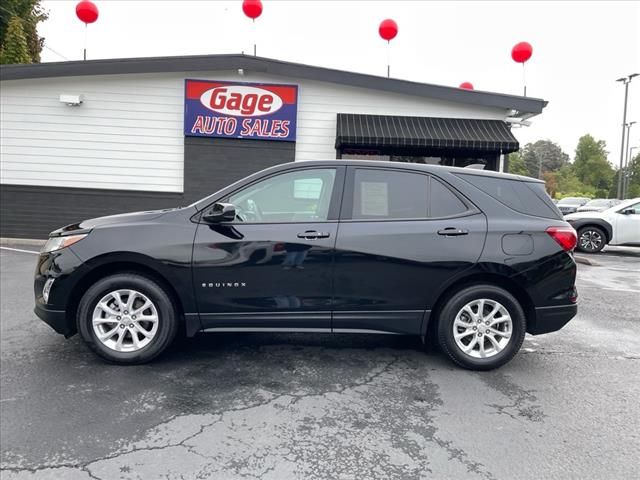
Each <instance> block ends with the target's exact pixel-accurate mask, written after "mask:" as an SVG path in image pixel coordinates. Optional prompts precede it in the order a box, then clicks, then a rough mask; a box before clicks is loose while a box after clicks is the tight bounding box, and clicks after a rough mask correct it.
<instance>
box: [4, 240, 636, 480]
mask: <svg viewBox="0 0 640 480" xmlns="http://www.w3.org/2000/svg"><path fill="white" fill-rule="evenodd" d="M23 248H24V249H27V250H29V249H30V250H35V249H34V248H33V247H23ZM593 258H594V259H595V260H596V261H597V262H598V263H599V264H600V265H599V266H588V265H579V279H578V288H579V292H580V311H579V315H578V317H577V318H576V319H574V320H573V321H572V322H570V323H569V324H568V325H567V326H566V327H565V328H564V329H563V330H561V331H559V332H557V333H553V334H550V335H545V336H538V337H532V336H527V338H526V340H525V344H524V345H523V350H522V351H521V352H520V354H519V355H518V356H517V357H516V358H515V359H514V360H513V361H512V362H511V363H510V364H508V365H507V366H505V367H503V368H501V369H499V370H496V371H492V372H483V373H478V372H469V371H464V370H461V369H459V368H457V367H455V366H454V365H453V364H452V363H450V362H449V361H447V359H446V358H445V357H444V356H442V355H441V354H440V353H438V352H435V351H427V352H425V351H424V350H423V349H422V347H421V345H420V341H419V339H417V338H411V337H401V336H392V335H381V336H376V335H322V334H229V333H224V334H208V335H200V336H198V337H196V338H194V339H190V340H183V341H180V342H178V344H177V345H175V346H174V347H173V348H172V349H171V350H170V351H169V352H168V353H167V354H166V355H164V356H162V357H161V358H160V359H158V360H157V361H155V362H154V363H152V364H150V365H142V366H133V367H118V366H113V365H107V364H105V363H103V362H101V361H100V360H98V359H97V358H96V357H95V356H94V355H93V354H91V353H90V352H89V351H88V350H87V349H86V348H85V347H84V345H83V344H82V342H81V341H80V339H79V338H78V337H77V336H76V337H73V338H72V339H70V340H64V339H63V338H62V337H60V336H58V335H57V334H55V333H54V332H53V331H52V330H51V329H50V328H49V327H47V326H46V325H45V324H44V323H42V322H41V321H39V320H37V319H36V317H35V315H34V314H33V313H32V312H31V310H32V303H33V301H32V297H31V295H32V294H31V291H32V287H31V281H32V271H33V268H34V265H35V255H30V254H28V253H20V252H13V251H7V250H0V261H1V262H0V263H1V279H0V295H1V296H0V298H1V302H2V310H1V316H0V334H1V342H0V367H1V368H0V425H1V427H0V449H1V461H0V476H1V477H2V479H3V480H5V479H6V480H14V479H20V480H23V479H29V480H31V479H33V480H40V479H65V480H67V479H69V480H75V479H82V480H87V479H101V480H106V479H144V480H147V479H196V478H197V479H224V480H230V479H231V480H232V479H265V480H266V479H277V480H282V479H341V480H342V479H344V480H349V479H353V480H356V479H357V480H360V479H423V478H438V479H443V478H445V479H446V478H451V479H454V478H455V479H459V478H470V479H529V478H530V479H540V478H545V479H555V478H558V479H566V478H582V479H587V478H594V479H608V478H612V479H613V478H615V479H619V478H634V477H635V478H637V477H638V476H639V475H640V469H639V467H638V462H637V452H638V451H639V450H640V428H639V427H640V402H638V398H640V347H639V345H640V344H639V343H638V342H637V338H638V336H639V335H640V313H639V312H640V295H639V294H640V273H638V272H640V252H639V251H638V250H637V249H635V250H633V249H621V248H618V249H615V248H609V249H607V250H606V251H605V253H604V254H603V255H599V256H593Z"/></svg>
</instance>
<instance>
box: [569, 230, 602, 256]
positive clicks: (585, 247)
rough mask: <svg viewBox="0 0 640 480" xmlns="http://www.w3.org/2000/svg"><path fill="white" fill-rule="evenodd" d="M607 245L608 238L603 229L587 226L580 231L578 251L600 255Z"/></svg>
mask: <svg viewBox="0 0 640 480" xmlns="http://www.w3.org/2000/svg"><path fill="white" fill-rule="evenodd" d="M606 244H607V236H606V234H605V233H604V231H603V230H602V229H601V228H599V227H595V226H592V225H587V226H586V227H582V228H581V229H580V230H578V243H577V245H576V249H577V250H579V251H581V252H584V253H598V252H599V251H601V250H602V249H603V248H604V247H605V245H606Z"/></svg>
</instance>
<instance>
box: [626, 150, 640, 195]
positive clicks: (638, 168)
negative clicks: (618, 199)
mask: <svg viewBox="0 0 640 480" xmlns="http://www.w3.org/2000/svg"><path fill="white" fill-rule="evenodd" d="M628 172H629V193H628V194H627V197H628V198H635V197H640V153H638V154H636V156H635V157H633V158H632V159H631V161H630V162H629V166H628Z"/></svg>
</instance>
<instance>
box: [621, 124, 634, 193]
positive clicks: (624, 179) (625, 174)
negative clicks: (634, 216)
mask: <svg viewBox="0 0 640 480" xmlns="http://www.w3.org/2000/svg"><path fill="white" fill-rule="evenodd" d="M634 123H636V122H629V123H627V124H626V125H625V126H626V127H627V146H626V147H625V148H624V153H625V159H624V169H623V170H622V172H623V175H622V199H623V200H624V198H625V197H626V196H627V193H628V192H627V183H628V182H627V177H628V176H629V171H628V170H629V139H630V138H631V127H632V126H633V124H634Z"/></svg>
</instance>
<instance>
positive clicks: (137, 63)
mask: <svg viewBox="0 0 640 480" xmlns="http://www.w3.org/2000/svg"><path fill="white" fill-rule="evenodd" d="M239 68H242V69H245V70H247V71H250V72H251V71H254V72H260V73H271V74H274V75H282V76H290V77H296V78H303V79H307V80H317V81H324V82H329V83H338V84H343V85H349V86H354V87H360V88H370V89H374V90H384V91H388V92H393V93H400V94H405V95H414V96H422V97H425V96H426V97H431V98H436V99H439V100H444V101H450V102H456V103H468V104H472V105H479V106H485V107H495V108H504V109H508V110H516V111H518V112H519V113H520V114H527V113H529V114H533V115H536V114H539V113H541V112H542V110H543V108H544V107H545V106H546V105H547V102H546V101H545V100H542V99H539V98H532V97H522V96H518V95H509V94H504V93H495V92H486V91H481V90H464V89H460V88H456V87H449V86H444V85H435V84H430V83H419V82H414V81H411V80H402V79H397V78H387V77H381V76H377V75H370V74H366V73H357V72H350V71H346V70H337V69H332V68H325V67H318V66H313V65H306V64H301V63H293V62H287V61H284V60H277V59H272V58H266V57H255V56H252V55H245V54H221V55H188V56H172V57H140V58H110V59H100V60H86V61H83V60H76V61H70V62H47V63H36V64H24V65H2V66H0V80H22V79H35V78H54V77H74V76H86V75H118V74H141V73H161V72H183V71H184V72H195V71H215V70H237V69H239Z"/></svg>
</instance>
